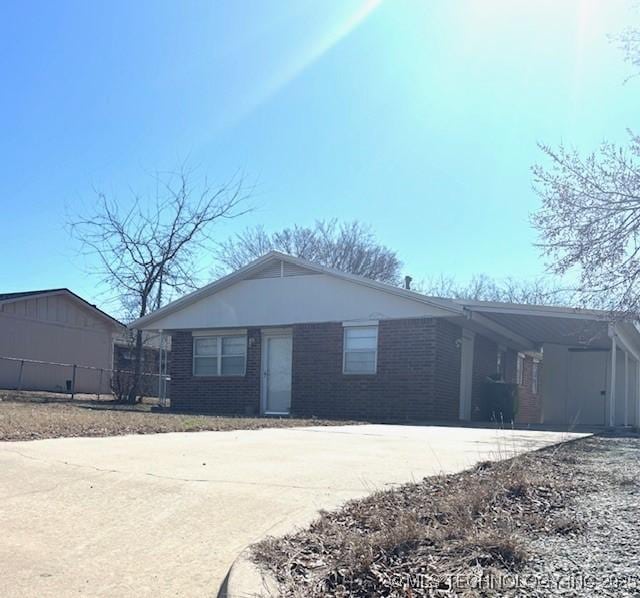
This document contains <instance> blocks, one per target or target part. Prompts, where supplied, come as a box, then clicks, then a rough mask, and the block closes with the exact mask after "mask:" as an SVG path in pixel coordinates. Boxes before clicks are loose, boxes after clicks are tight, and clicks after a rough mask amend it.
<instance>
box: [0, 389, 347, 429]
mask: <svg viewBox="0 0 640 598" xmlns="http://www.w3.org/2000/svg"><path fill="white" fill-rule="evenodd" d="M90 397H91V395H87V396H85V397H83V396H82V395H80V396H79V397H78V398H77V399H75V400H70V399H65V398H60V397H51V396H48V395H46V394H45V393H24V392H23V393H21V394H20V395H19V396H17V395H16V394H15V393H7V392H2V393H0V441H2V440H37V439H41V438H61V437H71V436H121V435H124V434H157V433H162V432H201V431H205V430H209V431H231V430H257V429H261V428H293V427H299V426H333V425H344V424H346V423H354V422H344V421H333V420H320V419H295V418H278V419H276V418H258V417H220V416H215V415H197V414H193V415H192V414H178V413H156V412H151V407H152V405H151V404H149V403H144V404H142V405H136V406H128V405H122V404H119V403H116V402H113V401H108V400H100V401H98V400H95V397H94V399H93V400H92V399H91V398H90Z"/></svg>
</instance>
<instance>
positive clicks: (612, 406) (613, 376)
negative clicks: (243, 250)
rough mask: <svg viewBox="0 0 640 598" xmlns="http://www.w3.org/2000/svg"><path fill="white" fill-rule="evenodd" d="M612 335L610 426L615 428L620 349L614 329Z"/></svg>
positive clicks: (611, 330) (611, 331)
mask: <svg viewBox="0 0 640 598" xmlns="http://www.w3.org/2000/svg"><path fill="white" fill-rule="evenodd" d="M610 334H611V390H610V391H609V426H610V427H612V428H613V427H614V426H615V421H616V420H615V416H616V353H617V352H618V347H617V343H616V332H615V329H614V328H613V327H612V328H611V329H610Z"/></svg>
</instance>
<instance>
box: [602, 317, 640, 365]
mask: <svg viewBox="0 0 640 598" xmlns="http://www.w3.org/2000/svg"><path fill="white" fill-rule="evenodd" d="M609 336H615V337H616V339H617V340H618V342H619V343H620V346H621V347H622V350H623V351H625V352H626V353H631V355H633V358H634V359H635V360H636V361H640V351H639V349H638V347H640V334H637V333H635V334H634V333H633V332H631V331H628V330H625V329H623V328H622V327H621V326H620V325H619V324H618V323H613V324H611V325H610V326H609ZM634 336H635V339H634V338H633V337H634ZM634 341H635V342H634Z"/></svg>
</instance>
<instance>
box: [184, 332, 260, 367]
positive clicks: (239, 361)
mask: <svg viewBox="0 0 640 598" xmlns="http://www.w3.org/2000/svg"><path fill="white" fill-rule="evenodd" d="M246 362H247V337H246V336H244V335H222V334H220V335H216V336H196V337H194V339H193V375H194V376H244V374H245V368H246Z"/></svg>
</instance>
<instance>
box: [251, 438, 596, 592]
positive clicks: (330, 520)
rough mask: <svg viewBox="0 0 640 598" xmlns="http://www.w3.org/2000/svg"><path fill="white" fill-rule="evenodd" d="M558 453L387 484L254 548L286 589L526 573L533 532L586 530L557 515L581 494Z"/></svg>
mask: <svg viewBox="0 0 640 598" xmlns="http://www.w3.org/2000/svg"><path fill="white" fill-rule="evenodd" d="M562 450H564V449H561V451H562ZM557 457H558V455H557V454H556V450H555V449H554V451H542V452H539V453H535V454H533V455H525V456H521V457H517V458H514V459H511V460H509V461H504V462H500V463H489V462H483V463H482V464H480V465H479V466H478V467H476V468H475V469H473V470H470V471H466V472H463V473H460V474H456V475H449V476H440V477H434V478H425V479H424V480H423V481H422V482H420V483H417V484H407V485H404V486H401V487H400V488H397V489H394V490H390V491H385V492H378V493H376V494H373V495H372V496H369V497H367V498H365V499H361V500H355V501H351V502H349V503H347V504H346V505H345V506H344V507H343V508H342V509H340V510H339V511H336V512H333V513H322V514H321V516H320V518H319V519H318V520H317V521H316V522H315V523H314V524H312V526H311V527H310V528H309V529H307V530H304V531H301V532H299V533H297V534H294V535H290V536H286V537H284V538H269V539H267V540H265V541H263V542H261V543H259V544H257V545H256V546H255V547H254V549H253V555H254V558H255V560H256V562H257V563H258V564H260V565H261V566H262V567H264V568H266V569H267V570H268V571H269V572H270V573H271V574H272V575H274V576H275V577H276V579H277V581H278V582H279V583H280V584H281V586H282V595H285V596H311V597H320V596H356V597H365V596H422V595H425V596H426V595H432V594H428V593H425V592H423V590H420V591H418V590H416V589H415V587H414V589H413V590H411V589H407V587H406V585H407V584H406V583H405V582H404V581H403V580H406V579H409V578H410V579H411V580H412V583H415V582H416V580H421V581H422V582H424V581H425V580H428V582H427V584H428V585H429V587H430V588H432V589H433V588H439V589H440V590H442V591H445V592H446V591H448V590H450V589H451V588H450V587H449V585H448V584H449V583H450V581H447V580H450V579H451V576H455V575H458V574H460V575H468V574H469V572H470V571H474V572H475V573H476V574H478V573H479V574H484V575H486V574H491V572H493V571H497V572H500V571H503V572H512V571H516V570H518V568H519V567H520V566H521V565H522V564H523V563H524V562H526V560H527V558H528V556H529V551H528V547H527V537H528V536H531V535H539V534H576V533H580V532H581V531H582V527H581V524H580V523H579V522H577V521H573V520H571V519H568V518H567V517H566V516H563V517H558V516H557V515H556V514H557V513H558V512H559V511H561V510H562V509H563V507H564V506H565V504H566V502H567V501H568V500H571V496H572V495H573V494H574V493H575V492H576V489H575V488H574V486H573V485H572V483H571V482H569V481H568V480H569V479H570V476H567V475H566V472H565V473H563V472H562V471H561V469H560V468H558V467H556V464H557V463H559V462H561V461H559V460H558V459H557ZM584 490H585V488H584V487H583V486H581V491H583V492H584ZM407 576H410V577H407ZM434 580H436V581H434ZM423 589H424V588H423ZM452 593H455V592H452Z"/></svg>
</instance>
